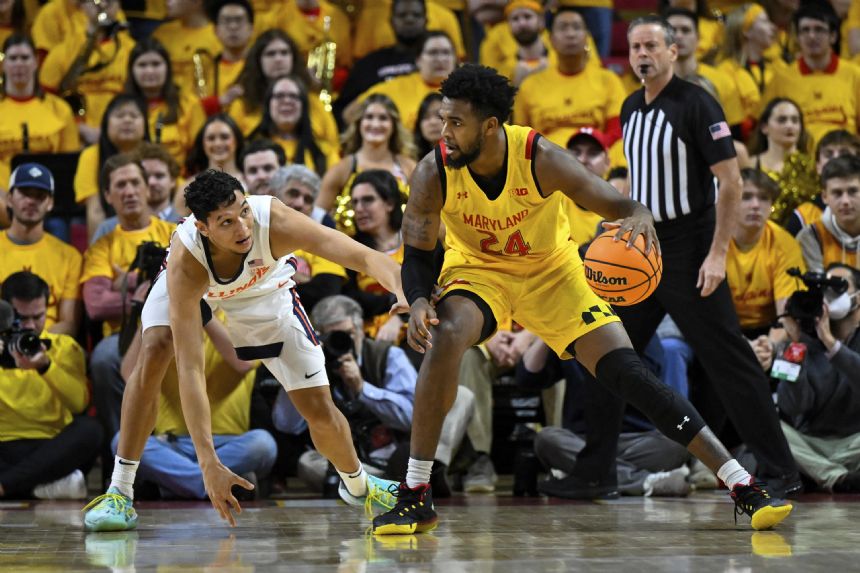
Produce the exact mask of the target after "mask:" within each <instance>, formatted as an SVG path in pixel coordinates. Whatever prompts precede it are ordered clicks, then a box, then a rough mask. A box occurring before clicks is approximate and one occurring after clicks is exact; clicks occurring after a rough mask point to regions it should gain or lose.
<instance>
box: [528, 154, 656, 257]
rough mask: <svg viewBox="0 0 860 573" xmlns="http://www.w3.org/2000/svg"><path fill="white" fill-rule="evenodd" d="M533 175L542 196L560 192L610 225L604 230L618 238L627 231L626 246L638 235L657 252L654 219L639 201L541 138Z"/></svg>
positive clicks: (647, 245)
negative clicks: (535, 177)
mask: <svg viewBox="0 0 860 573" xmlns="http://www.w3.org/2000/svg"><path fill="white" fill-rule="evenodd" d="M535 162H536V163H535V172H536V173H537V178H538V184H539V185H540V188H541V190H542V192H543V194H544V195H549V194H550V193H552V192H554V191H555V190H559V191H561V192H562V193H564V194H565V195H567V196H568V197H569V198H571V199H572V200H574V201H576V203H577V204H579V205H582V206H583V207H585V208H586V209H588V210H590V211H594V212H595V213H597V214H598V215H603V217H604V218H605V219H606V220H607V221H610V223H606V224H605V225H606V226H607V227H611V228H617V229H618V231H617V236H618V237H621V236H622V235H624V234H625V233H627V232H628V231H630V232H631V233H630V237H629V240H628V244H629V245H631V246H632V245H633V242H634V241H635V240H636V237H637V235H643V236H644V238H645V244H646V250H647V249H650V248H651V247H652V246H654V247H655V248H657V249H659V244H658V242H657V232H656V231H655V230H654V218H653V217H652V216H651V212H650V211H649V210H648V209H647V208H645V206H644V205H642V204H641V203H639V202H638V201H633V200H632V199H630V198H628V197H625V196H623V195H622V194H621V193H619V192H618V191H617V190H616V189H615V187H613V186H612V185H610V184H609V183H608V182H607V181H605V180H603V179H601V178H600V177H598V176H597V175H595V174H594V173H592V172H590V171H589V170H588V169H586V168H585V166H583V165H582V163H580V162H579V161H577V160H576V158H575V157H573V155H571V154H570V153H568V152H567V151H566V150H564V149H562V148H561V147H559V146H558V145H556V144H554V143H552V142H550V141H547V139H546V138H545V137H542V138H541V139H540V141H538V152H537V154H536V156H535Z"/></svg>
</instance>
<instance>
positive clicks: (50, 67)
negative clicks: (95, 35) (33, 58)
mask: <svg viewBox="0 0 860 573" xmlns="http://www.w3.org/2000/svg"><path fill="white" fill-rule="evenodd" d="M85 43H86V37H85V36H84V35H83V34H80V35H70V36H67V37H66V38H65V39H64V40H63V41H62V43H60V44H59V45H58V46H57V47H56V48H54V49H53V50H51V51H50V53H49V54H48V57H47V58H45V61H44V62H43V63H42V68H41V70H40V71H39V83H41V84H42V86H44V87H45V89H47V90H50V91H52V92H54V93H57V92H59V91H60V84H61V83H62V81H63V77H65V75H66V74H67V73H68V72H69V70H71V69H72V66H73V65H74V63H75V61H76V60H77V58H78V54H79V53H80V51H81V46H83V45H84V44H85ZM133 47H134V40H133V39H132V37H131V35H130V34H129V33H128V32H120V33H119V34H118V35H117V37H116V40H105V41H102V42H99V43H98V44H97V45H96V46H95V47H94V49H93V53H92V54H90V58H89V60H88V61H87V69H91V70H93V71H91V72H87V73H83V74H81V75H80V76H79V78H78V83H77V91H79V92H80V93H81V95H82V96H83V98H84V111H85V115H84V116H83V121H84V123H85V124H87V125H88V126H90V127H99V125H100V124H101V121H102V115H104V112H105V109H107V106H108V103H110V100H112V99H113V98H114V96H116V95H117V94H120V93H122V92H123V88H124V87H125V80H126V77H127V75H128V57H129V55H130V54H131V50H132V48H133ZM76 111H77V110H76Z"/></svg>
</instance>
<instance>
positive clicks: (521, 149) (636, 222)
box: [373, 65, 791, 534]
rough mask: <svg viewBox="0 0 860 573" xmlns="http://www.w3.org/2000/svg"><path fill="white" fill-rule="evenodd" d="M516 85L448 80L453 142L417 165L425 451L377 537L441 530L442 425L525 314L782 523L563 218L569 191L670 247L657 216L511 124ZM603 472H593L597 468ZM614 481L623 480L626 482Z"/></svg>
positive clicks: (416, 328)
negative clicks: (503, 327)
mask: <svg viewBox="0 0 860 573" xmlns="http://www.w3.org/2000/svg"><path fill="white" fill-rule="evenodd" d="M515 93H516V88H514V87H513V86H511V85H510V83H509V82H508V80H507V78H505V77H503V76H500V75H499V74H498V73H497V72H496V71H495V70H493V69H491V68H486V67H483V66H477V65H465V66H463V67H461V68H460V69H458V70H456V71H454V72H453V73H452V74H451V75H450V76H449V78H448V79H447V80H446V81H445V83H443V84H442V95H443V96H444V99H443V102H442V108H441V111H440V115H441V118H442V122H443V129H442V138H443V141H442V143H440V145H439V146H438V147H437V148H436V149H435V151H434V152H432V153H430V154H428V155H427V156H426V157H424V159H422V160H421V162H420V163H419V164H418V166H417V167H416V169H415V172H414V173H413V175H412V179H411V181H410V187H411V190H412V191H411V193H410V197H409V202H408V203H407V205H406V213H405V215H404V220H403V238H404V241H405V244H406V252H405V257H404V263H403V269H402V280H403V287H404V292H405V293H406V297H407V299H408V301H409V303H410V318H409V332H408V338H409V343H410V345H412V347H413V348H415V349H416V350H417V351H419V352H422V353H426V356H425V357H424V362H423V363H422V365H421V370H420V372H419V375H418V385H417V389H416V393H415V409H414V418H413V424H412V441H411V457H410V458H409V465H408V470H407V474H406V480H405V482H403V483H401V484H400V486H399V491H398V494H397V505H396V506H395V507H394V509H392V510H391V511H389V512H387V513H384V514H382V515H379V516H377V517H376V518H375V519H374V520H373V532H374V533H375V534H410V533H415V532H424V531H429V530H431V529H433V528H434V527H436V523H437V516H436V511H435V509H434V507H433V496H432V491H431V489H430V485H429V483H428V482H429V478H430V472H431V469H432V464H433V461H432V460H433V454H434V452H435V451H436V444H437V442H438V440H439V432H440V429H441V426H442V421H443V420H444V418H445V415H446V413H447V412H448V409H449V408H450V407H451V404H452V403H453V401H454V398H455V396H456V393H457V377H458V376H457V373H458V371H459V366H460V359H461V358H462V356H463V353H464V352H465V351H466V349H468V348H469V347H471V346H473V345H475V344H478V343H479V342H481V341H482V340H485V339H486V338H488V337H489V336H490V335H491V334H492V333H493V332H494V331H495V329H496V325H497V323H498V322H501V321H503V320H505V319H507V318H513V319H514V320H515V321H517V322H518V323H520V324H521V325H523V327H525V328H526V329H527V330H529V331H530V332H533V333H534V334H536V335H537V336H539V337H540V338H542V339H543V340H544V341H546V343H547V344H548V345H549V346H550V347H552V349H553V350H554V351H555V352H556V353H557V354H559V355H560V356H576V358H577V359H578V360H579V361H580V363H581V364H582V365H583V366H584V367H585V368H587V369H588V371H589V372H590V373H591V374H593V375H594V376H595V377H596V378H597V379H598V380H599V382H600V383H601V384H600V385H597V384H593V385H591V387H592V388H591V389H590V391H591V390H592V389H595V388H596V390H594V391H598V392H605V391H606V390H607V389H608V390H610V391H612V392H614V393H616V394H618V395H619V396H621V397H622V398H624V399H625V400H627V401H628V402H630V403H631V404H633V405H634V406H635V407H636V408H638V409H640V410H641V411H642V412H644V413H645V414H646V415H648V416H649V417H650V418H651V420H652V421H653V422H654V425H655V426H657V428H659V429H660V430H661V431H662V432H663V433H664V434H665V435H666V436H668V437H669V438H671V439H673V440H675V441H677V442H678V443H680V444H682V445H683V446H685V447H686V448H687V449H688V450H689V451H690V452H691V453H692V454H694V455H696V456H697V457H698V458H699V459H700V460H702V462H704V463H705V465H707V466H708V467H709V468H711V469H712V470H713V471H714V472H717V474H718V475H719V476H720V478H721V479H723V481H724V482H726V483H727V484H731V486H732V492H731V495H732V498H733V499H734V500H735V503H736V504H737V506H738V507H739V508H741V509H742V510H743V511H744V512H746V513H747V514H748V515H750V516H751V517H752V525H753V527H754V528H755V529H765V528H769V527H772V526H774V525H776V524H777V523H779V522H780V521H782V520H783V519H784V518H785V517H786V516H787V515H788V514H789V512H790V511H791V506H790V505H788V504H787V503H785V502H784V501H782V500H776V499H773V498H771V497H770V496H769V495H768V493H767V492H766V490H765V489H764V487H763V484H761V483H760V482H756V481H755V480H754V479H753V478H752V477H751V476H750V475H749V473H747V472H746V470H744V469H743V468H742V467H741V466H740V464H738V463H737V461H735V460H734V459H732V457H731V456H730V455H729V453H728V452H727V451H726V449H725V447H723V445H722V444H721V443H720V442H719V441H718V440H717V438H716V437H715V436H714V434H713V432H711V430H710V429H708V428H707V427H706V426H705V423H704V421H702V418H701V416H700V415H699V413H698V412H697V411H696V410H695V409H694V408H693V406H692V405H691V404H690V403H689V402H688V401H687V400H686V399H684V398H683V397H682V396H680V395H679V394H677V393H675V391H674V390H672V389H671V388H669V387H668V386H665V385H663V384H662V383H661V382H660V381H659V380H658V379H657V378H656V377H655V376H654V375H653V374H651V373H650V372H649V371H648V370H647V369H646V368H645V367H644V366H643V365H642V363H641V361H640V360H639V357H638V355H637V354H636V352H635V351H634V350H633V348H632V345H631V343H630V340H629V339H628V337H627V333H626V332H625V331H624V327H623V326H622V324H621V322H620V321H619V320H618V318H617V317H616V316H615V313H614V312H613V310H612V307H611V306H609V305H607V304H606V303H604V302H603V301H602V300H601V299H599V298H598V297H597V296H596V295H595V294H593V293H592V292H591V290H590V289H589V288H588V285H587V283H586V282H585V275H584V272H583V269H582V262H581V261H580V260H579V257H578V256H577V254H576V245H575V244H574V243H572V242H570V241H569V240H568V239H569V237H570V230H569V229H568V228H567V225H566V224H559V223H558V222H559V220H563V219H562V218H561V200H562V199H563V197H562V196H561V194H559V193H556V191H557V190H559V191H561V193H563V194H564V195H567V196H568V197H569V198H570V199H573V200H574V201H576V202H577V203H579V204H580V205H583V206H584V207H586V208H587V209H589V210H592V211H595V212H596V213H599V214H600V215H602V216H603V217H605V218H606V219H607V220H610V221H616V223H614V224H613V225H614V226H615V227H617V229H618V234H619V236H620V235H622V234H624V233H626V232H627V231H630V232H631V236H630V239H629V240H630V241H631V243H630V244H632V241H633V240H634V239H635V238H636V237H637V236H638V235H643V236H644V239H645V243H646V245H647V246H648V248H649V249H655V248H658V246H657V240H656V233H655V230H654V224H653V220H652V217H651V214H650V211H649V210H647V209H646V208H645V207H644V206H642V205H641V204H639V203H637V202H635V201H632V200H630V199H627V198H625V197H623V196H621V195H620V194H619V193H618V192H617V191H615V189H613V188H612V187H611V186H610V185H609V184H608V183H606V182H605V181H603V180H602V179H600V178H599V177H597V176H595V175H594V174H592V173H590V172H588V171H587V170H586V169H585V168H584V167H583V166H582V164H580V163H579V162H578V161H576V160H575V159H574V158H573V157H571V156H570V155H569V154H568V153H567V152H566V151H565V150H564V149H562V148H560V147H558V146H556V145H555V144H552V143H550V142H548V141H547V140H546V139H544V138H543V137H541V136H540V135H538V134H537V133H536V132H534V131H533V130H531V129H530V128H528V127H519V126H507V125H504V122H505V121H506V120H507V118H508V117H509V115H510V111H511V106H512V104H513V99H514V94H515ZM440 221H441V222H444V223H445V227H446V229H447V234H446V239H445V240H446V242H447V244H448V250H447V252H446V254H445V262H444V264H443V267H442V272H441V275H440V276H439V278H438V283H439V284H440V285H441V288H442V291H441V293H440V298H439V301H438V302H437V303H436V305H435V307H434V306H433V305H432V304H431V303H430V298H431V294H430V292H431V288H432V287H433V284H434V282H436V280H435V279H436V276H435V274H434V265H433V247H434V245H435V242H436V237H437V236H438V231H439V224H440ZM589 472H592V475H590V473H589ZM570 477H571V478H572V480H573V481H574V482H575V485H576V486H577V487H578V488H579V491H581V492H582V494H581V497H583V498H589V499H590V498H595V497H601V496H603V497H605V496H607V495H611V494H615V495H616V496H617V492H615V491H614V489H615V488H614V487H609V488H608V489H606V488H604V486H603V485H596V484H595V482H600V481H601V480H602V479H603V478H604V477H605V476H602V475H593V470H591V469H590V468H585V467H579V466H577V468H576V469H575V470H574V472H573V474H572V476H570ZM612 481H613V483H614V482H615V477H614V476H613V477H612Z"/></svg>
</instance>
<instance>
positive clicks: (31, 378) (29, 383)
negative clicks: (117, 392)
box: [0, 331, 89, 442]
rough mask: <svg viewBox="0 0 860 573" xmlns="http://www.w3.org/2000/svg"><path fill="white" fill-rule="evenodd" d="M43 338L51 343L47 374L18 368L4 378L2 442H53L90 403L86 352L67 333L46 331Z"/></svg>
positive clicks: (0, 416)
mask: <svg viewBox="0 0 860 573" xmlns="http://www.w3.org/2000/svg"><path fill="white" fill-rule="evenodd" d="M39 337H40V338H45V339H47V340H50V341H51V350H50V351H49V353H50V354H49V356H50V358H51V365H50V366H49V367H48V370H47V371H46V372H45V373H44V374H39V373H38V372H37V371H35V370H22V369H19V368H14V369H4V370H2V375H0V442H8V441H11V440H50V439H51V438H54V437H56V436H57V434H59V433H60V432H61V431H62V430H63V429H64V428H65V427H66V426H68V425H69V424H71V423H72V417H73V416H74V415H75V414H80V413H81V412H83V411H84V408H86V406H87V402H88V401H89V400H88V398H89V392H88V390H87V364H86V361H85V359H84V350H83V349H82V348H81V347H80V345H78V343H77V342H75V339H74V338H72V337H71V336H66V335H65V334H52V333H50V332H47V331H45V332H42V333H41V334H40V335H39Z"/></svg>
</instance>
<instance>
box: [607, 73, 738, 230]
mask: <svg viewBox="0 0 860 573" xmlns="http://www.w3.org/2000/svg"><path fill="white" fill-rule="evenodd" d="M621 124H622V130H623V134H624V155H625V156H626V157H627V165H628V169H629V172H630V196H631V198H633V199H635V200H636V201H639V202H640V203H643V204H644V205H645V206H646V207H648V208H649V209H650V210H651V213H652V214H653V216H654V221H655V222H656V223H657V224H658V225H659V224H660V223H668V222H670V221H674V220H680V219H684V218H690V219H694V218H696V217H697V216H698V215H700V214H702V213H703V212H705V211H707V210H708V209H710V208H711V207H712V206H713V205H714V203H715V201H716V179H715V178H714V176H713V174H712V173H711V169H710V168H711V165H714V164H716V163H719V162H720V161H724V160H726V159H729V158H732V157H735V148H734V145H733V144H732V135H731V132H730V130H729V126H728V124H727V123H726V118H725V115H724V114H723V110H722V108H721V107H720V104H719V103H717V101H716V100H715V99H714V98H713V97H711V95H710V94H708V92H706V91H705V90H703V89H702V88H700V87H699V86H696V85H694V84H691V83H689V82H687V81H684V80H682V79H680V78H678V77H677V76H673V78H672V80H671V81H670V82H669V83H668V84H667V85H666V87H665V88H663V91H661V92H660V94H659V95H658V96H657V98H656V99H654V101H652V102H651V103H650V104H646V103H645V90H644V89H640V90H638V91H636V92H634V93H633V94H631V95H630V96H628V98H627V99H626V100H625V101H624V105H623V106H622V107H621Z"/></svg>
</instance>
